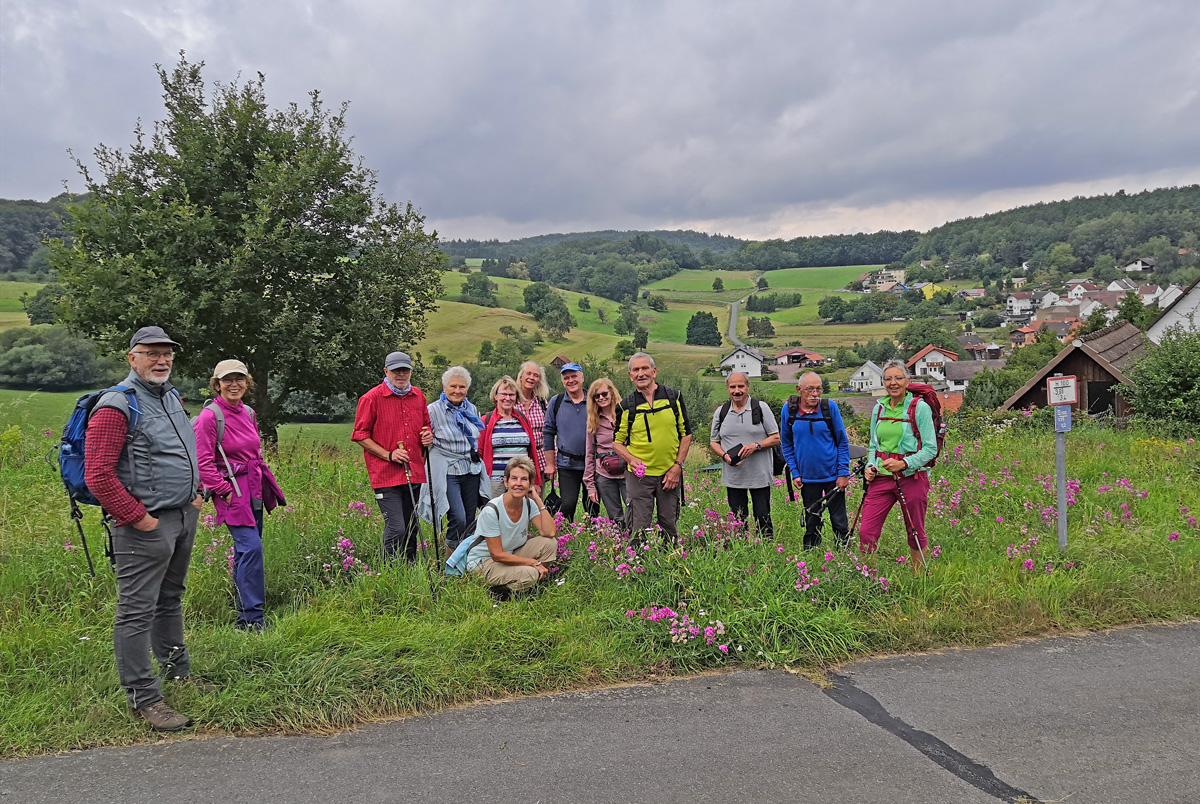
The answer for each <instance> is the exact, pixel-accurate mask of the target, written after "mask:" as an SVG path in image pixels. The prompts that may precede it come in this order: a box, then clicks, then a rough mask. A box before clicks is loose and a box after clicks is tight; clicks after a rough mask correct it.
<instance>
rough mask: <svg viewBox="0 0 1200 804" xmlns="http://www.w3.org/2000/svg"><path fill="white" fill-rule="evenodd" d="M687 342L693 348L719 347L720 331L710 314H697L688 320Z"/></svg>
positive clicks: (713, 316)
mask: <svg viewBox="0 0 1200 804" xmlns="http://www.w3.org/2000/svg"><path fill="white" fill-rule="evenodd" d="M687 342H688V343H689V344H691V345H693V346H720V345H721V329H720V326H719V324H718V323H717V317H716V316H715V315H713V314H712V313H706V312H703V311H701V312H699V313H696V314H695V315H693V316H692V317H691V319H689V320H688V325H687Z"/></svg>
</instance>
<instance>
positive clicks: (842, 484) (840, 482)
mask: <svg viewBox="0 0 1200 804" xmlns="http://www.w3.org/2000/svg"><path fill="white" fill-rule="evenodd" d="M849 485H850V478H848V477H839V478H838V479H837V487H838V488H839V489H841V490H842V491H845V490H846V486H849Z"/></svg>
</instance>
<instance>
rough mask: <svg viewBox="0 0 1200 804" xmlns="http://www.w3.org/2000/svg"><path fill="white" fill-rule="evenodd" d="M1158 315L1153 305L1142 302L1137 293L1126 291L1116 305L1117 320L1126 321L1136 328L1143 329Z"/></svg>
mask: <svg viewBox="0 0 1200 804" xmlns="http://www.w3.org/2000/svg"><path fill="white" fill-rule="evenodd" d="M1157 315H1158V308H1157V307H1155V306H1154V305H1148V304H1142V300H1141V299H1140V298H1139V297H1138V295H1137V293H1133V292H1130V293H1126V294H1125V295H1124V296H1122V297H1121V301H1120V303H1119V304H1118V305H1117V318H1116V320H1117V321H1128V322H1129V323H1130V324H1133V325H1134V326H1135V327H1137V328H1138V329H1140V330H1142V331H1145V329H1146V327H1148V326H1150V324H1151V322H1153V321H1154V319H1155V317H1156V316H1157Z"/></svg>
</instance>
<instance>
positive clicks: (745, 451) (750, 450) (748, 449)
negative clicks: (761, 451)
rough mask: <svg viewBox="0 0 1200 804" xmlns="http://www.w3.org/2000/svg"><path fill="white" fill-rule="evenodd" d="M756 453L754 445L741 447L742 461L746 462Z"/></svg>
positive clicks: (756, 448)
mask: <svg viewBox="0 0 1200 804" xmlns="http://www.w3.org/2000/svg"><path fill="white" fill-rule="evenodd" d="M756 452H758V447H757V446H756V445H754V444H747V445H746V446H744V447H742V453H741V454H742V460H743V461H744V460H746V459H747V458H749V457H750V456H751V455H753V454H754V453H756Z"/></svg>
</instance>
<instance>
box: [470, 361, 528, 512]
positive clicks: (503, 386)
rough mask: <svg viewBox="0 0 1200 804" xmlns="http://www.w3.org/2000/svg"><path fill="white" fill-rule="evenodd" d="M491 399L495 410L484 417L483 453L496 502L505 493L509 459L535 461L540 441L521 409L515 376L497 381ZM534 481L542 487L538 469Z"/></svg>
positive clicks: (481, 435)
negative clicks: (518, 404)
mask: <svg viewBox="0 0 1200 804" xmlns="http://www.w3.org/2000/svg"><path fill="white" fill-rule="evenodd" d="M491 397H492V404H493V405H494V406H495V408H494V409H493V410H492V412H491V413H489V414H488V415H486V416H484V417H483V425H484V429H483V432H482V433H481V434H480V436H479V454H480V455H482V456H483V463H484V465H485V466H487V468H488V471H489V473H490V478H491V481H492V498H493V499H495V498H496V497H499V496H500V495H501V494H503V493H504V469H505V467H507V466H508V461H509V459H510V458H515V457H517V456H519V455H523V456H525V457H527V458H530V459H531V460H534V455H535V454H536V453H535V450H536V447H535V446H534V445H535V444H536V441H535V438H534V429H533V426H532V424H531V423H530V422H529V420H528V419H527V418H525V416H524V414H522V413H521V412H520V411H519V410H517V407H516V405H517V398H518V391H517V383H516V381H515V380H513V378H512V377H509V376H508V375H505V376H503V377H501V378H500V379H498V380H496V384H495V385H493V386H492V392H491ZM530 480H531V482H532V483H533V484H534V485H535V486H540V485H541V484H542V478H541V472H539V471H537V470H536V469H535V470H534V475H533V477H532V478H530Z"/></svg>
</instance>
